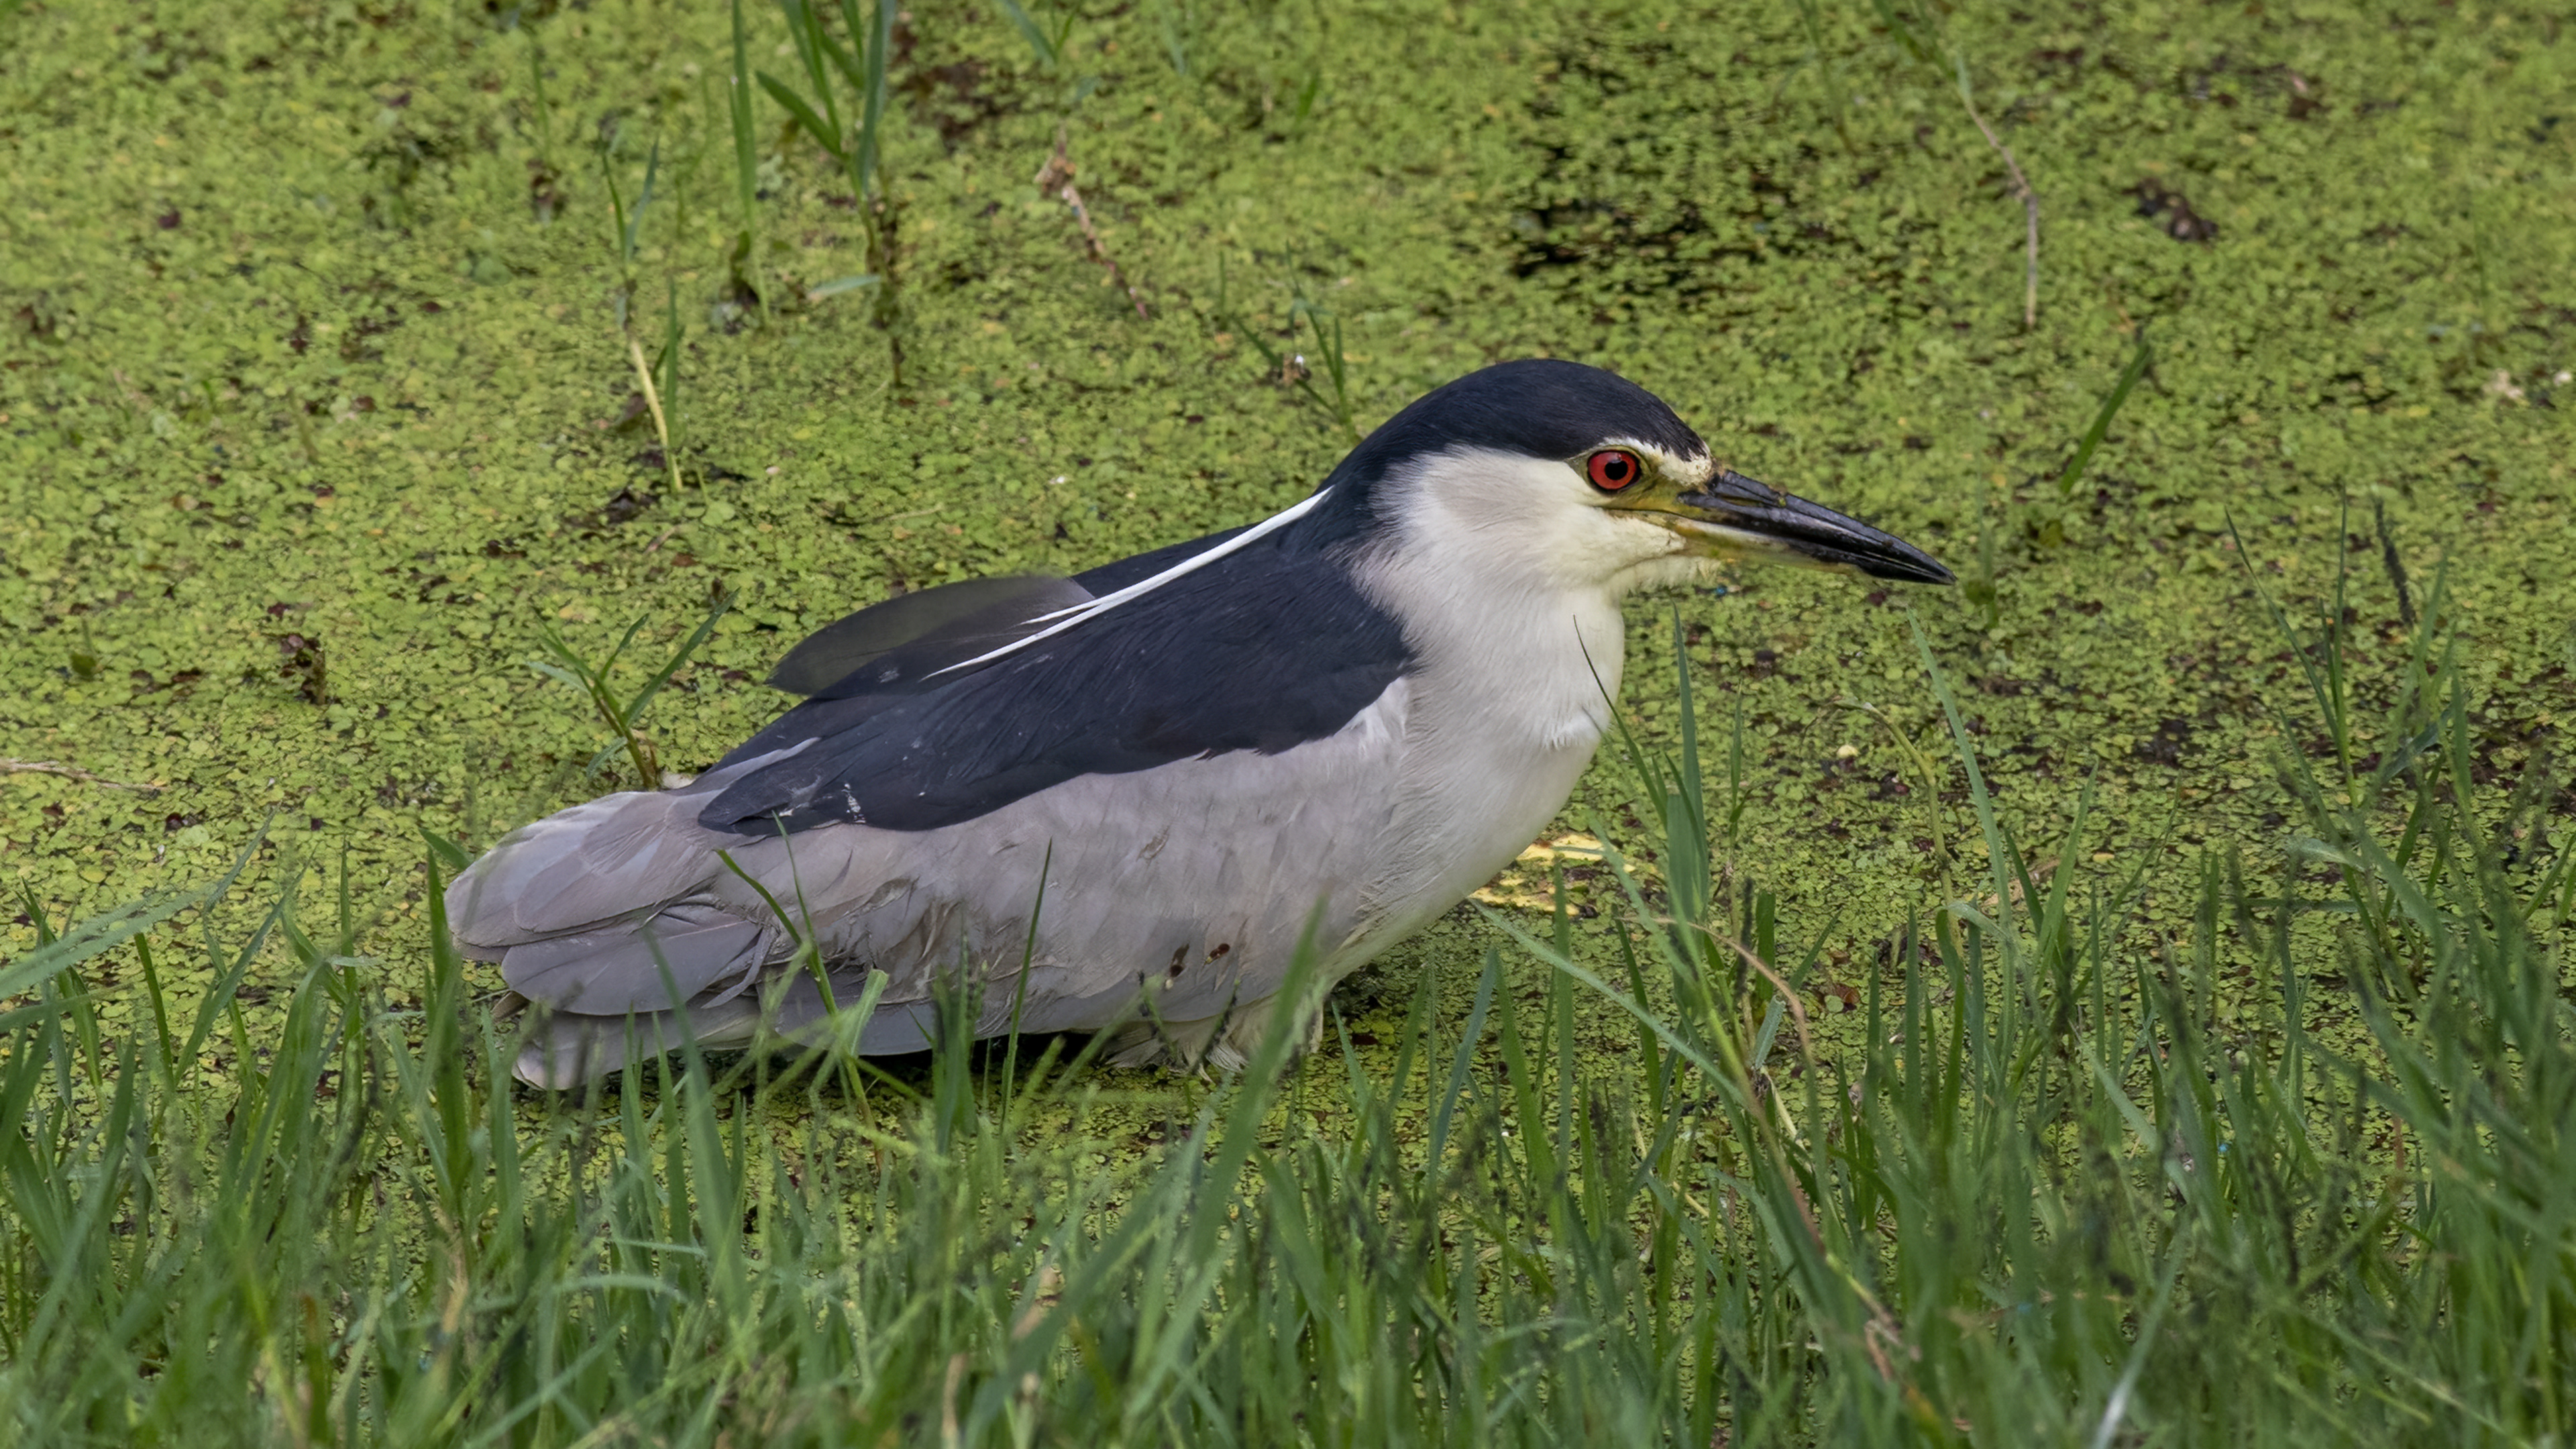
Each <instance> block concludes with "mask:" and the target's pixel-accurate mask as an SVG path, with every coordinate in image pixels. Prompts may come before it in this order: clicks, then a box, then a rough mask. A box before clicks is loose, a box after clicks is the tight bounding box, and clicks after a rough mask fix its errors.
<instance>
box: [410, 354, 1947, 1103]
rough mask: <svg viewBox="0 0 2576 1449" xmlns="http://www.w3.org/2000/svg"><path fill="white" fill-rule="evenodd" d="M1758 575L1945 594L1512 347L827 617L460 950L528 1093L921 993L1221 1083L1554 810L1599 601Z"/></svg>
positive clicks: (494, 892)
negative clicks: (1325, 429)
mask: <svg viewBox="0 0 2576 1449" xmlns="http://www.w3.org/2000/svg"><path fill="white" fill-rule="evenodd" d="M1760 563H1787V564H1795V565H1801V566H1804V567H1808V568H1817V569H1827V570H1834V571H1839V572H1842V573H1846V574H1856V575H1864V576H1867V577H1870V578H1875V579H1882V580H1893V581H1900V582H1912V583H1928V584H1946V583H1950V582H1952V575H1951V573H1950V571H1949V570H1947V569H1945V568H1944V567H1942V566H1941V565H1940V564H1939V563H1938V562H1936V561H1935V560H1934V559H1933V558H1932V557H1931V556H1929V555H1928V554H1926V553H1924V552H1923V551H1922V550H1921V549H1918V548H1916V547H1915V546H1913V545H1912V544H1909V543H1906V542H1904V541H1903V540H1901V539H1898V538H1896V537H1894V536H1893V535H1891V534H1888V533H1885V532H1882V531H1880V530H1879V529H1877V528H1874V527H1872V526H1870V525H1868V524H1866V523H1863V522H1861V521H1859V520H1857V519H1854V518H1851V517H1848V516H1845V515H1844V514H1841V513H1837V512H1834V511H1833V510H1831V509H1828V508H1826V507H1823V506H1821V505H1819V504H1816V503H1812V502H1809V501H1807V500H1805V499H1802V498H1799V497H1796V496H1794V495H1791V494H1789V493H1786V492H1783V491H1781V490H1780V489H1777V488H1774V487H1771V486H1769V485H1768V484H1764V483H1759V482H1756V481H1754V480H1753V479H1751V478H1748V477H1745V476H1743V475H1742V474H1739V473H1737V472H1735V471H1734V470H1732V469H1731V468H1729V467H1727V466H1726V465H1724V464H1723V463H1721V462H1720V461H1719V460H1718V459H1717V457H1716V455H1715V454H1714V453H1713V452H1712V451H1711V449H1710V447H1709V445H1708V443H1707V442H1706V441H1705V440H1703V439H1702V438H1701V436H1700V435H1699V434H1698V433H1697V432H1695V431H1694V430H1693V429H1692V428H1691V427H1690V426H1689V425H1687V424H1686V423H1684V422H1683V420H1682V419H1681V417H1680V416H1679V415H1678V414H1677V413H1676V412H1675V411H1674V410H1673V409H1672V408H1671V407H1670V406H1668V405H1667V404H1666V403H1665V402H1664V401H1663V400H1662V399H1660V398H1658V397H1656V396H1655V395H1654V394H1653V393H1651V392H1649V391H1648V390H1646V389H1645V388H1644V387H1642V386H1639V385H1638V384H1636V383H1634V382H1631V381H1629V380H1627V379H1625V378H1623V377H1620V376H1618V375H1617V374H1615V373H1613V372H1610V371H1607V370H1605V369H1601V368H1596V367H1592V366H1588V365H1585V364H1581V363H1577V362H1572V361H1567V360H1561V359H1546V358H1534V359H1523V360H1518V361H1509V362H1503V363H1498V364H1495V365H1492V366H1488V367H1485V368H1482V369H1480V370H1478V371H1475V372H1471V373H1469V374H1467V375H1465V376H1463V377H1460V378H1458V379H1456V380H1454V381H1451V382H1449V383H1446V384H1445V385H1442V386H1440V387H1437V388H1435V389H1433V390H1432V391H1430V392H1428V393H1425V394H1424V395H1422V396H1421V397H1419V398H1417V399H1416V400H1415V401H1413V402H1412V403H1411V404H1409V405H1408V406H1406V407H1405V408H1404V409H1403V410H1402V411H1400V412H1398V413H1396V414H1395V415H1394V416H1393V417H1392V418H1390V419H1389V420H1388V421H1387V422H1386V423H1385V424H1384V425H1382V426H1380V427H1379V428H1377V429H1376V430H1375V431H1374V432H1372V433H1371V434H1369V435H1368V436H1367V437H1366V438H1365V439H1363V440H1362V441H1361V442H1360V443H1359V444H1358V445H1357V446H1356V447H1354V448H1353V449H1352V450H1351V451H1350V452H1349V454H1348V455H1346V456H1345V457H1344V458H1343V459H1342V460H1341V462H1340V464H1339V466H1337V467H1335V468H1334V469H1333V470H1332V471H1331V473H1330V474H1328V475H1327V476H1326V477H1325V478H1324V480H1323V481H1322V483H1321V484H1320V485H1319V486H1317V487H1316V488H1315V489H1314V491H1313V492H1312V493H1310V494H1308V495H1307V496H1306V497H1304V498H1303V499H1301V500H1300V501H1298V502H1297V503H1296V504H1294V505H1293V506H1291V507H1289V508H1286V509H1285V510H1283V511H1281V512H1279V513H1277V514H1274V515H1272V516H1271V517H1269V518H1266V519H1263V520H1262V521H1260V522H1258V523H1255V524H1252V525H1250V526H1247V527H1242V528H1237V529H1232V530H1228V531H1226V532H1222V533H1216V534H1212V535H1209V536H1208V537H1205V538H1200V539H1195V540H1192V541H1189V542H1184V543H1178V544H1174V545H1171V546H1169V547H1165V548H1160V549H1156V550H1154V551H1152V552H1149V553H1144V554H1139V555H1137V556H1135V557H1133V558H1127V559H1122V560H1119V561H1117V562H1114V563H1109V564H1104V565H1102V566H1100V567H1098V568H1094V569H1091V570H1089V571H1087V572H1083V573H1078V574H1074V575H1072V576H1071V577H1069V578H1068V577H1043V576H1018V577H1007V578H989V579H978V580H970V581H966V582H961V583H955V584H949V585H946V586H942V587H938V588H932V589H926V590H921V591H918V592H914V593H908V594H903V595H900V596H897V597H895V598H892V599H889V600H887V601H885V602H882V603H879V604H876V605H874V606H872V607H869V608H865V609H862V610H860V611H858V612H857V613H854V614H851V615H850V616H848V617H846V618H843V619H841V620H840V621H838V622H837V623H834V624H831V625H829V626H827V627H825V628H823V629H822V630H820V631H818V632H817V633H815V634H814V635H812V636H811V637H810V638H807V639H806V640H804V641H803V642H802V643H800V644H798V645H796V646H795V648H794V649H792V650H791V651H790V652H789V653H788V654H787V655H786V656H785V657H784V658H783V659H782V660H781V661H780V663H779V665H778V667H777V670H776V673H775V674H773V675H772V676H771V679H770V683H772V684H773V685H775V686H777V687H778V688H780V689H782V690H784V691H786V692H788V693H791V694H794V695H799V696H802V702H801V703H798V704H796V705H795V706H794V707H792V708H790V709H788V710H787V711H786V712H785V713H784V714H783V715H781V716H780V717H779V718H778V719H776V720H775V721H774V722H772V723H771V724H769V725H768V726H767V727H765V728H763V729H761V730H760V731H758V732H757V733H755V734H754V735H753V736H752V737H751V738H750V739H748V740H746V741H745V742H744V743H743V744H741V745H740V746H739V747H737V748H735V749H734V750H733V751H732V752H730V753H729V754H727V755H725V756H724V757H723V758H722V759H721V760H719V761H717V762H716V763H715V764H714V765H713V766H711V767H710V768H708V769H707V770H706V771H705V772H704V773H702V774H699V775H698V776H696V777H694V778H693V779H691V780H689V781H688V782H687V783H685V784H683V785H680V786H679V787H678V788H671V789H662V790H649V791H632V792H622V793H617V794H611V795H606V796H603V797H601V798H598V799H594V800H591V801H589V802H587V803H584V804H579V805H575V806H572V807H571V808H569V809H566V810H562V811H560V812H557V813H555V814H553V815H549V816H546V817H544V818H542V819H539V820H537V821H535V822H533V823H531V824H528V825H525V826H522V827H520V828H519V829H517V830H515V831H513V832H511V833H510V834H509V835H507V836H506V837H504V838H503V839H502V840H500V841H499V842H498V843H497V844H496V845H494V847H493V848H492V849H491V850H490V851H489V852H488V853H486V854H484V855H483V856H481V857H480V858H479V859H477V860H475V861H473V862H472V863H471V864H470V865H469V866H468V867H467V868H465V869H464V870H463V871H461V872H460V873H459V874H458V875H457V877H456V879H455V880H454V881H453V882H452V883H451V884H450V885H449V887H448V889H447V891H446V895H445V900H444V905H445V910H446V917H447V922H448V926H449V930H450V932H451V934H452V937H453V939H454V941H455V943H456V945H457V947H458V949H459V950H460V951H461V952H462V954H464V955H465V956H466V957H467V958H469V959H474V960H479V961H485V962H496V963H498V965H499V968H500V974H501V976H502V978H503V980H504V981H505V982H506V984H507V986H508V988H509V991H510V993H511V995H512V997H513V998H515V999H514V1000H513V1001H512V1004H513V1005H514V1006H518V1005H533V1007H534V1008H535V1010H534V1011H532V1012H529V1013H528V1017H529V1024H528V1025H527V1026H526V1028H525V1030H524V1033H523V1036H522V1045H521V1046H520V1048H519V1051H518V1055H517V1057H516V1060H515V1062H514V1063H513V1070H514V1072H515V1074H516V1075H517V1076H518V1077H519V1078H520V1079H522V1080H524V1081H526V1082H529V1083H532V1084H535V1085H538V1086H544V1087H552V1088H558V1089H564V1088H572V1087H576V1086H578V1085H580V1084H582V1083H584V1082H587V1081H589V1080H592V1079H595V1078H598V1077H601V1076H604V1075H606V1074H608V1073H611V1072H614V1071H617V1070H619V1069H621V1068H623V1067H625V1066H627V1065H629V1064H630V1063H631V1062H633V1061H637V1060H640V1059H643V1058H648V1057H658V1056H661V1055H663V1054H665V1053H667V1052H670V1051H676V1050H679V1049H680V1047H681V1045H682V1044H683V1042H694V1043H696V1044H697V1045H698V1046H700V1047H702V1048H733V1047H752V1046H755V1045H756V1044H759V1043H763V1042H767V1043H770V1044H772V1045H773V1046H785V1045H794V1044H797V1043H805V1044H808V1045H820V1044H823V1043H824V1042H825V1041H826V1040H829V1041H835V1042H838V1043H839V1044H840V1045H841V1046H842V1047H843V1048H845V1049H849V1050H854V1051H856V1052H857V1053H858V1054H860V1055H880V1054H901V1053H906V1052H916V1051H921V1050H924V1049H927V1048H930V1047H932V1046H934V1045H935V1044H936V1043H937V1042H938V1041H940V1040H941V1039H942V1037H941V1031H942V1027H941V1022H940V1016H939V1012H940V1010H941V1009H942V1003H943V1002H948V1003H951V1005H950V1006H949V1008H948V1009H949V1010H951V1011H957V1010H960V1009H969V1010H972V1011H973V1012H974V1019H973V1021H972V1023H971V1028H972V1031H973V1033H974V1034H975V1035H976V1036H979V1037H983V1036H999V1035H1003V1034H1006V1033H1010V1032H1018V1031H1025V1032H1033V1033H1055V1032H1071V1033H1088V1034H1093V1035H1098V1034H1102V1033H1107V1034H1108V1040H1107V1041H1106V1042H1105V1043H1103V1044H1102V1046H1103V1049H1104V1055H1105V1057H1106V1059H1107V1060H1109V1061H1111V1062H1113V1063H1115V1064H1117V1065H1121V1066H1129V1067H1144V1066H1152V1065H1156V1064H1161V1065H1164V1066H1168V1067H1173V1068H1177V1069H1181V1070H1191V1071H1204V1070H1207V1069H1209V1068H1215V1069H1218V1070H1240V1069H1241V1068H1242V1067H1243V1066H1244V1064H1245V1063H1246V1062H1247V1060H1248V1059H1249V1056H1250V1053H1251V1050H1252V1048H1253V1047H1254V1046H1255V1045H1257V1044H1258V1042H1259V1041H1260V1040H1261V1039H1262V1036H1263V1034H1264V1033H1265V1032H1266V1031H1268V1030H1270V1029H1271V1025H1272V1020H1271V1019H1272V1017H1273V1015H1274V1013H1275V1012H1276V1011H1277V1010H1278V1006H1279V999H1280V991H1281V987H1282V985H1283V983H1284V981H1285V980H1286V978H1287V976H1288V973H1289V971H1290V969H1291V965H1292V962H1294V961H1295V960H1296V959H1297V957H1298V953H1299V951H1300V950H1301V949H1303V950H1305V951H1307V952H1308V953H1309V957H1308V959H1309V961H1310V963H1311V964H1310V966H1309V968H1308V969H1310V970H1311V971H1312V972H1313V973H1314V974H1315V977H1316V979H1319V980H1322V981H1325V982H1330V981H1337V980H1339V979H1340V978H1341V977H1343V976H1345V975H1347V974H1348V973H1350V972H1351V971H1353V970H1355V969H1357V968H1358V967H1360V966H1361V965H1363V964H1365V963H1366V962H1368V961H1369V960H1371V959H1372V958H1375V957H1376V956H1378V955H1380V954H1381V953H1383V952H1384V951H1386V950H1387V948H1388V947H1390V946H1392V945H1394V944H1395V943H1397V942H1398V941H1401V940H1403V939H1404V938H1405V937H1407V936H1408V935H1410V934H1412V933H1414V932H1415V931H1417V930H1419V929H1421V928H1422V927H1423V926H1425V925H1426V924H1428V923H1429V922H1431V921H1432V920H1434V919H1435V918H1437V917H1438V916H1440V915H1441V914H1442V913H1444V912H1445V911H1447V910H1448V909H1449V908H1450V907H1452V906H1454V905H1455V904H1457V903H1458V902H1459V901H1460V900H1462V899H1464V898H1465V897H1466V896H1467V895H1468V894H1469V893H1470V892H1472V891H1473V890H1475V889H1476V888H1477V887H1479V886H1480V885H1482V884H1484V883H1485V882H1486V881H1487V880H1489V879H1490V878H1492V876H1493V875H1494V873H1495V872H1496V871H1498V870H1499V869H1500V868H1502V867H1503V866H1504V865H1505V864H1507V863H1508V862H1510V861H1511V860H1512V859H1514V858H1515V857H1516V856H1517V855H1518V854H1519V853H1520V852H1521V851H1522V850H1523V849H1524V848H1525V847H1526V846H1527V844H1528V843H1529V841H1530V840H1531V839H1532V838H1533V837H1534V836H1536V835H1537V834H1538V833H1540V832H1541V831H1542V830H1543V829H1544V828H1545V827H1546V825H1547V823H1548V822H1549V821H1550V820H1551V819H1552V818H1553V817H1554V816H1555V815H1556V814H1557V812H1558V811H1559V810H1560V809H1562V808H1563V806H1564V803H1565V801H1566V799H1567V798H1568V796H1569V795H1570V794H1571V793H1572V790H1573V787H1574V785H1575V782H1576V778H1577V777H1578V776H1579V775H1581V773H1582V772H1583V770H1584V767H1585V766H1586V764H1587V763H1588V762H1589V761H1590V760H1591V758H1592V754H1593V749H1594V746H1595V745H1597V744H1598V743H1599V742H1600V740H1601V738H1602V736H1603V733H1604V731H1605V730H1606V729H1607V728H1608V727H1609V726H1610V724H1611V723H1612V708H1613V703H1614V701H1615V699H1616V697H1617V694H1618V690H1619V683H1620V674H1621V666H1622V662H1623V653H1624V642H1625V627H1624V625H1623V623H1622V619H1621V613H1620V603H1621V600H1622V599H1623V598H1624V597H1625V596H1627V595H1628V594H1630V593H1632V592H1634V591H1636V590H1639V589H1644V588H1650V587H1657V586H1668V585H1689V584H1694V583H1699V582H1705V581H1707V580H1708V579H1709V578H1710V577H1711V576H1712V575H1714V574H1716V573H1718V572H1720V571H1723V570H1727V569H1730V568H1732V567H1734V566H1739V565H1752V564H1760ZM1301 943H1303V944H1301ZM872 975H880V976H882V977H883V981H882V983H881V984H879V985H878V986H877V988H876V995H875V997H874V999H873V1009H872V1012H871V1014H870V1015H868V1016H867V1017H865V1018H864V1019H863V1020H861V1021H859V1022H857V1023H856V1024H855V1027H856V1029H855V1030H854V1031H853V1030H850V1029H849V1028H850V1027H851V1026H852V1025H853V1023H852V1022H851V1021H850V1019H849V1018H850V1016H852V1015H854V1013H850V1012H848V1011H847V1010H846V1008H847V1007H848V1006H849V1005H850V1004H852V1003H858V1002H861V1001H862V1000H863V999H865V993H866V991H867V990H868V989H869V987H870V979H871V976H872ZM961 982H971V984H972V985H973V987H974V988H975V989H974V990H972V991H971V992H968V993H962V994H961V993H960V992H959V991H957V990H955V989H954V988H955V987H956V986H958V985H959V984H960V983H961ZM960 1001H964V1002H967V1003H969V1005H968V1006H967V1007H965V1008H960V1007H958V1006H956V1005H955V1004H954V1003H957V1002H960ZM835 1023H838V1024H839V1027H840V1030H839V1031H838V1032H837V1034H835V1031H834V1025H835Z"/></svg>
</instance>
